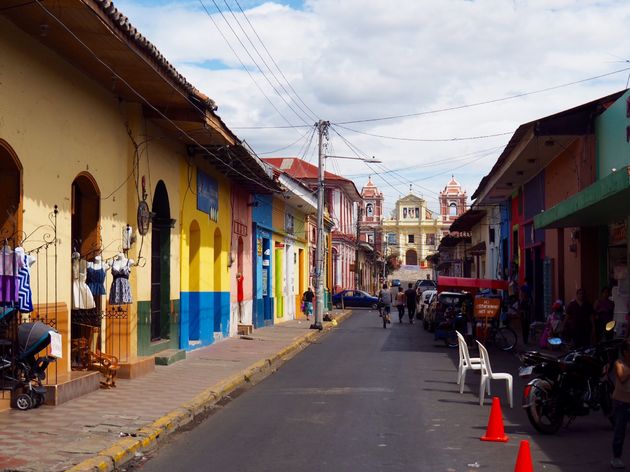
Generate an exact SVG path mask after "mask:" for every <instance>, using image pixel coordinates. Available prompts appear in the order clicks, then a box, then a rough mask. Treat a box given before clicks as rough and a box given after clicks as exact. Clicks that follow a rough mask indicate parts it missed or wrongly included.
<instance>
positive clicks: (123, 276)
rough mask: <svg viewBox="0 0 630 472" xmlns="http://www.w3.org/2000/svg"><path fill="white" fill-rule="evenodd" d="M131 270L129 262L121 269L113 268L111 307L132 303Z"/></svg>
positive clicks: (110, 295) (110, 292) (110, 293)
mask: <svg viewBox="0 0 630 472" xmlns="http://www.w3.org/2000/svg"><path fill="white" fill-rule="evenodd" d="M130 273H131V268H130V267H129V262H127V264H125V265H124V266H123V267H121V268H120V269H116V268H115V267H112V276H113V277H114V280H112V286H111V288H110V290H109V304H110V305H129V304H130V303H131V286H130V285H129V274H130Z"/></svg>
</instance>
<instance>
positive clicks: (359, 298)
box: [332, 290, 378, 310]
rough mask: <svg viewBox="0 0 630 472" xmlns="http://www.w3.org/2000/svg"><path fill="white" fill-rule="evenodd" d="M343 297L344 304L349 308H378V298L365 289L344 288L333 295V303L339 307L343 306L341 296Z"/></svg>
mask: <svg viewBox="0 0 630 472" xmlns="http://www.w3.org/2000/svg"><path fill="white" fill-rule="evenodd" d="M342 297H343V306H344V307H346V308H348V307H350V308H372V309H374V310H376V308H378V298H376V297H374V296H372V295H370V294H369V293H367V292H364V291H363V290H343V291H341V292H339V293H336V294H334V295H333V296H332V303H333V305H335V307H337V308H341V307H342V304H341V298H342Z"/></svg>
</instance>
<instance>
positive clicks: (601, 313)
mask: <svg viewBox="0 0 630 472" xmlns="http://www.w3.org/2000/svg"><path fill="white" fill-rule="evenodd" d="M593 310H594V312H595V314H594V318H595V320H594V321H595V342H596V343H597V342H599V341H601V340H602V339H603V338H604V337H605V338H606V339H609V340H610V339H612V336H613V332H612V331H610V332H608V333H607V332H606V323H608V322H609V321H612V320H613V317H614V315H615V302H613V301H612V300H611V299H610V288H608V287H604V288H603V289H602V292H601V294H600V296H599V298H598V299H597V300H596V301H595V305H594V306H593Z"/></svg>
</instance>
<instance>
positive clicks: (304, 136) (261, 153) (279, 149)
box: [256, 126, 316, 155]
mask: <svg viewBox="0 0 630 472" xmlns="http://www.w3.org/2000/svg"><path fill="white" fill-rule="evenodd" d="M315 129H316V128H315V126H313V127H312V128H311V129H309V130H307V131H306V133H304V134H303V135H302V136H300V137H299V138H298V139H296V140H295V141H293V142H292V143H291V144H288V145H287V146H283V147H281V148H278V149H273V150H272V151H265V152H257V153H256V154H258V155H264V154H275V153H276V152H279V151H284V150H285V149H289V148H290V147H292V146H295V145H296V144H297V143H299V142H300V141H302V140H303V139H306V137H307V136H308V134H309V133H310V134H311V135H312V134H313V133H315ZM311 139H312V138H311Z"/></svg>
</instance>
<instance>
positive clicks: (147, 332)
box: [138, 300, 179, 356]
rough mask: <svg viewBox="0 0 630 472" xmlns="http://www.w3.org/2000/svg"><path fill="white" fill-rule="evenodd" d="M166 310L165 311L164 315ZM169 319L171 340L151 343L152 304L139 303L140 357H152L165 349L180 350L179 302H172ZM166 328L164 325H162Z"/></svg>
mask: <svg viewBox="0 0 630 472" xmlns="http://www.w3.org/2000/svg"><path fill="white" fill-rule="evenodd" d="M164 312H166V310H164V311H163V313H164ZM167 318H168V320H169V321H170V323H169V325H168V329H169V339H162V340H160V341H157V342H154V343H152V342H151V302H150V301H144V302H138V355H139V356H152V355H155V354H157V353H158V352H160V351H164V350H165V349H179V300H171V301H170V304H169V306H168V312H167ZM162 326H164V324H163V325H162Z"/></svg>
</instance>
